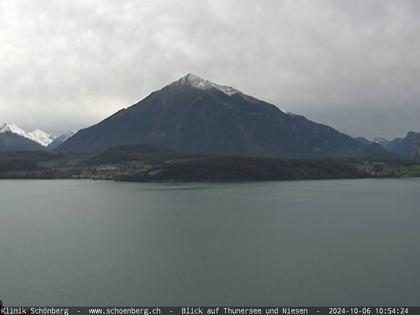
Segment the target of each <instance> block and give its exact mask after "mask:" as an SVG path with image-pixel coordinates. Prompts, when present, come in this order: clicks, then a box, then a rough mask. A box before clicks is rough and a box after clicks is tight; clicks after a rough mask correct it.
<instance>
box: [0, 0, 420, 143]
mask: <svg viewBox="0 0 420 315" xmlns="http://www.w3.org/2000/svg"><path fill="white" fill-rule="evenodd" d="M419 16H420V3H419V2H418V1H415V0H413V1H391V0H389V1H387V0H385V1H384V0H377V1H376V0H370V1H366V0H354V1H333V0H331V1H330V0H324V1H316V0H314V1H297V0H290V1H279V0H265V1H255V0H250V1H248V0H224V1H212V0H210V1H197V0H183V1H172V0H165V1H163V0H143V1H137V0H136V1H124V0H120V1H115V0H91V1H84V0H83V1H82V0H72V1H65V0H55V1H49V0H3V1H1V2H0V43H1V47H2V48H1V49H0V58H1V62H0V85H1V89H0V117H1V118H0V120H1V121H7V122H15V123H17V124H19V125H21V126H22V127H25V128H27V129H33V128H42V129H46V130H48V131H50V132H54V133H57V134H59V133H61V132H64V131H66V130H67V129H79V128H83V127H86V126H89V125H91V124H93V123H96V122H98V121H99V120H101V119H103V118H105V117H107V116H108V115H110V114H112V113H113V112H115V111H116V110H118V109H120V108H122V107H127V106H129V105H131V104H133V103H136V102H137V101H139V100H140V99H142V98H143V97H145V96H147V95H148V94H149V93H150V92H152V91H153V90H156V89H159V88H161V87H162V86H164V85H166V84H168V83H169V82H171V81H174V80H176V79H178V78H179V77H181V76H183V75H184V74H186V73H187V72H194V73H196V74H198V75H200V76H202V77H205V78H206V79H209V80H211V81H214V82H216V83H221V84H227V85H232V86H234V87H236V88H238V89H240V90H242V91H243V92H245V93H247V94H251V95H253V96H256V97H259V98H262V99H264V100H267V101H270V102H272V103H274V104H276V105H278V106H279V107H281V108H285V109H287V110H289V111H291V112H295V113H299V114H304V115H306V116H307V117H308V118H311V119H314V120H316V121H320V122H323V123H328V124H331V125H332V126H334V127H336V128H338V129H339V130H342V131H344V132H347V133H350V134H351V135H354V136H356V135H364V136H367V137H373V136H375V135H384V136H387V137H393V136H397V135H402V134H404V133H405V132H407V131H408V130H420V89H419V84H420V62H419V57H418V55H419V51H420V36H419V34H420V19H419Z"/></svg>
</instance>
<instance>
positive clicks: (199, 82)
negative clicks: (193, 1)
mask: <svg viewBox="0 0 420 315" xmlns="http://www.w3.org/2000/svg"><path fill="white" fill-rule="evenodd" d="M172 84H179V85H181V86H182V85H189V86H193V87H196V88H199V89H203V90H207V89H210V88H216V89H218V90H219V91H222V92H223V93H225V94H227V95H234V94H237V93H240V91H238V90H236V89H234V88H233V87H230V86H223V85H219V84H216V83H213V82H210V81H208V80H206V79H203V78H200V77H199V76H198V75H195V74H193V73H188V74H187V75H186V76H183V77H182V78H181V79H179V80H178V81H175V82H174V83H172Z"/></svg>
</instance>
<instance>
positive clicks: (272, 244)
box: [0, 179, 420, 305]
mask: <svg viewBox="0 0 420 315" xmlns="http://www.w3.org/2000/svg"><path fill="white" fill-rule="evenodd" d="M419 188H420V179H382V180H374V179H364V180H335V181H295V182H261V183H224V184H206V183H200V184H139V183H116V182H106V181H72V180H65V181H49V180H45V181H30V180H28V181H18V180H14V181H0V204H1V207H0V223H1V225H0V298H1V299H3V300H4V303H5V304H7V305H19V304H25V305H30V304H36V305H154V304H158V305H181V304H184V305H217V304H225V305H244V304H246V305H257V304H260V305H328V304H346V305H349V304H353V305H358V304H370V305H375V304H376V305H384V304H386V305H391V304H393V305H416V304H418V302H419V295H418V293H419V292H420V273H419V267H418V266H419V260H420V246H419V244H420V234H419V233H418V222H419V220H420V210H419V204H420V194H419V193H418V192H419Z"/></svg>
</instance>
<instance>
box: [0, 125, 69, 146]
mask: <svg viewBox="0 0 420 315" xmlns="http://www.w3.org/2000/svg"><path fill="white" fill-rule="evenodd" d="M74 133H75V132H68V133H66V134H64V135H62V136H60V137H55V136H53V135H52V134H49V133H47V132H45V131H42V130H40V129H36V130H34V131H31V132H29V131H26V130H24V129H22V128H20V127H18V126H17V125H15V124H3V125H1V126H0V151H35V150H45V149H47V148H48V149H54V148H56V147H58V146H59V145H60V144H62V143H63V142H64V141H66V140H67V139H69V138H70V137H71V136H72V135H73V134H74Z"/></svg>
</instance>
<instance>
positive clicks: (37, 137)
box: [0, 124, 55, 147]
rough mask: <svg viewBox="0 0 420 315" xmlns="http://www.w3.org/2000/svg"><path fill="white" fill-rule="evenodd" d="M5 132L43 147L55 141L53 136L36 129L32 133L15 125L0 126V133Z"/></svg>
mask: <svg viewBox="0 0 420 315" xmlns="http://www.w3.org/2000/svg"><path fill="white" fill-rule="evenodd" d="M6 132H10V133H13V134H16V135H19V136H22V137H25V138H27V139H30V140H32V141H35V142H37V143H39V144H41V145H42V146H44V147H46V146H48V145H49V144H50V143H51V142H52V141H53V140H54V139H55V137H54V136H53V135H51V134H49V133H46V132H45V131H42V130H40V129H36V130H34V131H32V132H29V131H26V130H24V129H22V128H20V127H19V126H17V125H15V124H3V125H2V126H0V133H6Z"/></svg>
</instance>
